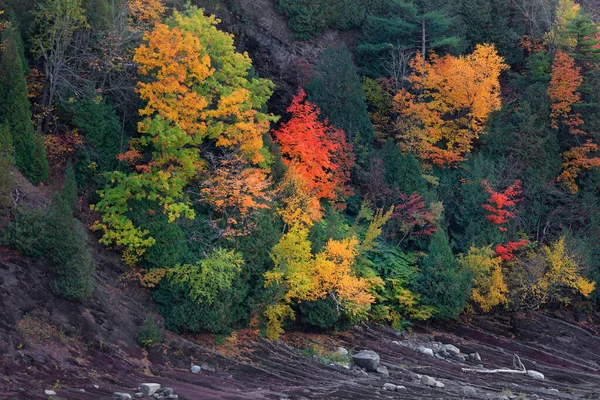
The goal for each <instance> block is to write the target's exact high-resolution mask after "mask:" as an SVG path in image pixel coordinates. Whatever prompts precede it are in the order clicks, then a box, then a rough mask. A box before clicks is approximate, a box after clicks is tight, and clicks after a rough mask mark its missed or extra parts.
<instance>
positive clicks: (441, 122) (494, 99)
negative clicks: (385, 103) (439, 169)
mask: <svg viewBox="0 0 600 400" xmlns="http://www.w3.org/2000/svg"><path fill="white" fill-rule="evenodd" d="M411 67H412V69H413V74H412V75H411V76H410V78H409V79H410V82H411V83H412V85H413V89H414V93H415V94H413V93H410V92H408V91H406V90H405V89H402V90H401V91H400V92H398V94H397V95H396V96H395V97H394V102H395V106H396V108H397V110H398V111H399V113H400V114H401V115H402V116H403V117H404V118H403V119H400V120H399V122H398V130H399V131H400V132H401V133H400V135H399V138H400V139H401V140H402V142H403V145H404V146H405V147H406V148H407V150H409V151H413V152H415V153H416V154H418V155H419V157H420V158H421V159H423V160H426V161H430V162H432V163H433V164H435V165H439V166H443V165H451V164H454V163H456V162H459V161H461V160H462V159H463V157H464V155H465V154H466V153H468V152H470V151H471V148H472V146H473V145H472V144H473V141H474V140H475V139H477V138H478V137H479V135H480V134H481V133H482V132H483V129H484V126H485V123H486V122H487V120H488V118H489V115H490V113H491V112H492V111H495V110H499V109H500V106H501V100H500V82H499V76H500V73H501V72H502V71H503V70H505V69H508V66H507V65H506V64H504V59H503V58H502V57H501V56H499V55H498V53H497V51H496V48H495V47H494V46H493V45H478V46H477V47H476V48H475V51H474V52H473V53H472V54H469V55H466V56H460V57H454V56H452V55H446V56H444V57H438V56H437V55H435V54H434V53H432V54H431V56H430V58H429V61H426V60H425V59H424V58H423V55H422V54H417V56H416V57H415V58H414V59H413V61H412V62H411Z"/></svg>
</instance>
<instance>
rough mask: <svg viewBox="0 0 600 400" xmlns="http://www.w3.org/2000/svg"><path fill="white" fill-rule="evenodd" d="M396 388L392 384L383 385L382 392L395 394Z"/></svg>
mask: <svg viewBox="0 0 600 400" xmlns="http://www.w3.org/2000/svg"><path fill="white" fill-rule="evenodd" d="M396 388H397V386H396V385H394V384H393V383H385V384H384V385H383V390H389V391H390V392H395V391H396Z"/></svg>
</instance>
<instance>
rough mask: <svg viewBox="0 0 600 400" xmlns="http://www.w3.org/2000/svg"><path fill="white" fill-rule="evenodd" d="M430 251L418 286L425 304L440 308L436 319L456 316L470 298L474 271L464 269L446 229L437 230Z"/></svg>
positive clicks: (417, 283) (424, 262)
mask: <svg viewBox="0 0 600 400" xmlns="http://www.w3.org/2000/svg"><path fill="white" fill-rule="evenodd" d="M427 253H428V254H427V257H426V258H425V259H424V260H423V263H422V266H421V274H420V276H419V277H418V278H417V282H416V285H415V286H416V289H417V291H418V292H419V293H421V294H422V295H423V303H424V304H425V305H428V306H431V307H434V308H435V309H436V310H437V313H436V314H435V316H436V317H437V318H441V319H448V318H456V317H458V316H459V315H460V313H461V312H462V310H463V308H464V306H465V303H466V301H467V299H468V298H469V295H470V292H471V279H472V276H471V273H470V272H469V271H467V270H464V269H462V268H461V266H460V264H459V263H458V260H457V259H456V257H455V256H454V254H452V249H451V248H450V244H449V243H448V235H447V234H446V232H445V231H444V229H438V230H437V231H436V233H435V234H434V236H433V238H432V239H431V243H430V244H429V249H428V251H427Z"/></svg>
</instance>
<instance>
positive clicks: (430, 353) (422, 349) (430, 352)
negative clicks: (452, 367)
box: [415, 346, 433, 357]
mask: <svg viewBox="0 0 600 400" xmlns="http://www.w3.org/2000/svg"><path fill="white" fill-rule="evenodd" d="M415 350H417V351H420V352H421V353H423V354H427V355H428V356H431V357H433V350H432V349H430V348H428V347H423V346H419V347H417V348H416V349H415Z"/></svg>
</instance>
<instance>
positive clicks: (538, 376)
mask: <svg viewBox="0 0 600 400" xmlns="http://www.w3.org/2000/svg"><path fill="white" fill-rule="evenodd" d="M527 376H530V377H532V378H534V379H544V374H542V373H541V372H537V371H534V370H532V369H530V370H529V371H527Z"/></svg>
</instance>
